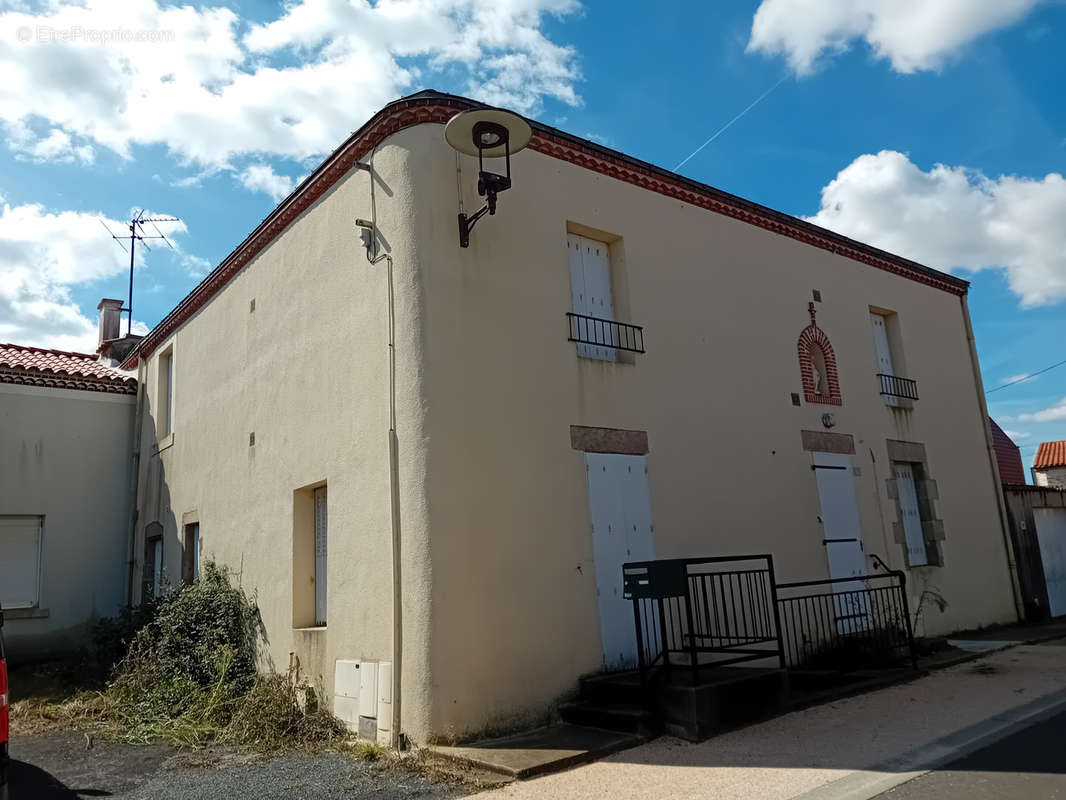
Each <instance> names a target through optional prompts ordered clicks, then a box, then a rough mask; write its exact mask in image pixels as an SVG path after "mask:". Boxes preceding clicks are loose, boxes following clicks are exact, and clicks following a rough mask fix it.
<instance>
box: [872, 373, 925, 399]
mask: <svg viewBox="0 0 1066 800" xmlns="http://www.w3.org/2000/svg"><path fill="white" fill-rule="evenodd" d="M877 377H878V378H880V379H881V394H883V395H885V396H886V397H905V398H906V399H908V400H917V399H918V382H917V381H912V380H911V379H910V378H900V377H898V376H896V375H885V374H884V373H881V372H878V373H877Z"/></svg>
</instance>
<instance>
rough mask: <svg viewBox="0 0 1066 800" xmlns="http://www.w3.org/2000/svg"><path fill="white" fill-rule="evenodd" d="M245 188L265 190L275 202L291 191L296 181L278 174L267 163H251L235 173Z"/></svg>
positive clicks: (258, 190) (254, 190)
mask: <svg viewBox="0 0 1066 800" xmlns="http://www.w3.org/2000/svg"><path fill="white" fill-rule="evenodd" d="M237 179H238V180H239V181H240V182H241V184H242V185H243V186H244V188H245V189H248V190H249V191H253V192H266V193H267V194H268V195H270V199H271V200H273V201H274V202H275V203H277V202H278V201H279V200H281V199H282V198H283V197H286V196H287V195H288V194H289V192H291V191H292V189H293V187H294V186H295V185H296V182H295V181H294V180H293V179H292V178H290V177H289V176H288V175H279V174H278V173H276V172H274V169H273V167H271V166H270V165H269V164H252V165H250V166H248V167H246V168H245V169H244V170H243V171H242V172H240V173H239V174H238V175H237Z"/></svg>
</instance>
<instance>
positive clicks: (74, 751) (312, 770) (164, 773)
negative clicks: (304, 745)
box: [0, 731, 468, 800]
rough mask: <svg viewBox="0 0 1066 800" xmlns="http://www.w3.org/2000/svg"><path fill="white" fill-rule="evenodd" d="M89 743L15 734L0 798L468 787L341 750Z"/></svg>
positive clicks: (441, 793)
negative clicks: (246, 752)
mask: <svg viewBox="0 0 1066 800" xmlns="http://www.w3.org/2000/svg"><path fill="white" fill-rule="evenodd" d="M89 744H90V742H89V740H87V739H86V738H85V736H84V735H83V734H80V733H77V732H74V731H55V732H52V733H46V734H38V735H35V736H26V737H16V739H15V740H13V741H12V742H11V757H12V764H11V773H10V781H9V783H8V785H7V786H6V787H0V800H86V799H87V798H93V797H109V798H116V800H117V798H122V799H123V800H303V798H307V800H341V798H345V800H354V799H355V798H373V799H374V800H452V798H457V797H459V796H460V795H463V794H467V793H468V791H464V790H463V789H461V788H460V787H457V786H453V785H447V784H439V783H434V782H432V781H430V780H427V779H426V778H425V777H423V776H421V775H419V774H416V773H413V772H410V771H408V770H406V769H403V768H390V767H387V766H383V765H380V764H368V763H365V762H361V761H357V760H356V759H354V758H352V757H349V756H345V755H341V754H338V753H320V754H317V755H301V754H293V755H285V756H281V757H278V758H271V759H264V760H248V759H239V758H238V759H223V760H222V761H221V762H218V761H217V760H216V759H215V758H213V757H208V754H206V753H203V752H200V751H185V752H181V751H175V750H173V749H172V748H170V747H167V746H166V745H147V746H134V745H125V744H118V743H114V742H102V741H101V742H92V743H91V747H90V746H88V745H89Z"/></svg>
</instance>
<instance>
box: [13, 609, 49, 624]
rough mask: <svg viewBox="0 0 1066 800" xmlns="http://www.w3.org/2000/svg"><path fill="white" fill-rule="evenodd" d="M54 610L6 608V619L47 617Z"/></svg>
mask: <svg viewBox="0 0 1066 800" xmlns="http://www.w3.org/2000/svg"><path fill="white" fill-rule="evenodd" d="M51 615H52V612H51V611H50V610H48V609H47V608H5V609H4V621H5V622H6V621H8V620H11V619H47V618H48V617H50V616H51Z"/></svg>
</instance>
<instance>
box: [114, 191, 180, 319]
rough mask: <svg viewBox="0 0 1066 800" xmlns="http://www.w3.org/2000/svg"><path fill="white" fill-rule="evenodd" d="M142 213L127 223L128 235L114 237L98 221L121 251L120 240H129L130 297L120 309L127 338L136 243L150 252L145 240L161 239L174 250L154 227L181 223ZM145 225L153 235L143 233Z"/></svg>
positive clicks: (142, 211)
mask: <svg viewBox="0 0 1066 800" xmlns="http://www.w3.org/2000/svg"><path fill="white" fill-rule="evenodd" d="M144 211H145V210H144V209H143V208H142V209H141V210H140V211H138V212H137V214H136V216H134V217H133V219H131V220H130V221H129V229H130V232H129V234H123V235H122V236H116V235H115V234H114V233H113V232H112V230H111V229H110V228H108V227H107V223H106V222H104V221H103V220H100V223H101V224H102V225H103V226H104V228H105V229H106V230H107V232H108V233H110V234H111V238H112V239H114V240H115V241H116V242H118V246H119V247H121V248H122V249H123V250H125V249H126V245H124V244H123V243H122V240H123V239H126V238H128V239H129V240H130V250H129V252H130V296H129V300H128V301H127V303H126V308H123V309H122V311H124V312H126V314H127V315H128V316H127V319H126V335H127V336H128V335H129V334H130V333H132V332H133V264H134V256H135V252H136V248H137V242H140V243H141V244H142V245H144V247H145V249H147V250H151V249H152V248H151V247H149V246H148V242H147V241H146V240H147V239H162V240H163V241H164V242H166V243H167V246H168V247H170V248H171V249H174V245H172V244H171V243H170V239H168V238H167V237H166V236H164V235H163V232H162V231H161V230H159V228H157V227H156V223H157V222H181V220H180V219H178V218H177V217H146V216H145V215H144ZM145 223H148V224H150V225H151V226H152V229H153V230H154V231H155V234H150V233H146V232H145V229H144V226H145Z"/></svg>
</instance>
